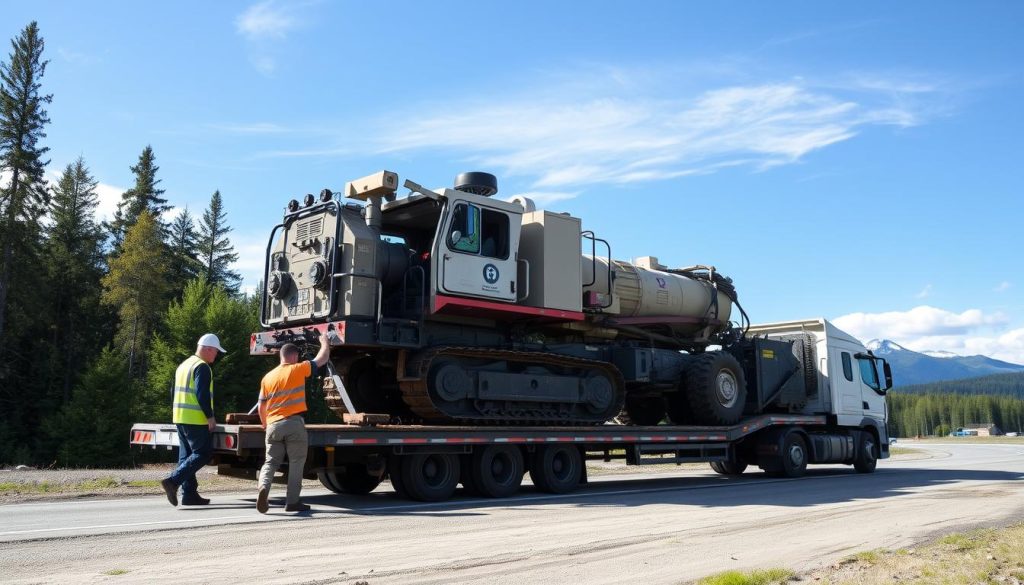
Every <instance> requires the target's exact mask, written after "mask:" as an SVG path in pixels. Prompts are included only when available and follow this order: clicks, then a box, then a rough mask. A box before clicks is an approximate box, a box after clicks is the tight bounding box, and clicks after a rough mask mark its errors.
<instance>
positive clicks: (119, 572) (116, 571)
mask: <svg viewBox="0 0 1024 585" xmlns="http://www.w3.org/2000/svg"><path fill="white" fill-rule="evenodd" d="M103 574H104V575H111V576H113V575H127V574H128V571H127V570H125V569H110V570H109V571H104V573H103Z"/></svg>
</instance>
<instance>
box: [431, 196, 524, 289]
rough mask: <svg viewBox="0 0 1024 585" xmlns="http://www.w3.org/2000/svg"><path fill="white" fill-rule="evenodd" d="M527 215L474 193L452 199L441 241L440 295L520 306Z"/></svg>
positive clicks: (438, 243) (438, 259) (438, 262)
mask: <svg viewBox="0 0 1024 585" xmlns="http://www.w3.org/2000/svg"><path fill="white" fill-rule="evenodd" d="M453 195H454V194H453ZM522 211H523V209H522V208H521V207H520V206H519V205H517V204H513V203H508V202H505V201H498V200H494V199H487V198H485V197H481V196H475V195H472V194H468V193H458V195H454V196H453V197H451V198H450V199H449V201H448V207H447V211H446V213H445V217H444V218H443V221H442V225H441V226H440V229H439V231H438V238H437V241H436V242H435V246H436V248H437V250H436V252H435V254H434V258H435V263H436V265H437V270H436V271H435V274H436V278H437V293H438V294H441V295H444V294H452V295H457V296H472V297H480V298H484V299H490V300H496V301H504V302H515V301H516V298H517V291H516V280H517V275H516V258H517V256H516V250H517V249H518V247H519V231H520V225H521V223H522Z"/></svg>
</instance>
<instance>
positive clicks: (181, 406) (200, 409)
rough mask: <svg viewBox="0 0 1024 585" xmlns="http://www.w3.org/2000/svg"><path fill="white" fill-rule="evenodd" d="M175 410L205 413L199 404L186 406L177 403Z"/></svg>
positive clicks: (182, 403)
mask: <svg viewBox="0 0 1024 585" xmlns="http://www.w3.org/2000/svg"><path fill="white" fill-rule="evenodd" d="M174 408H181V409H183V410H198V411H199V412H202V411H203V408H202V407H201V406H199V405H198V404H186V403H184V402H175V403H174Z"/></svg>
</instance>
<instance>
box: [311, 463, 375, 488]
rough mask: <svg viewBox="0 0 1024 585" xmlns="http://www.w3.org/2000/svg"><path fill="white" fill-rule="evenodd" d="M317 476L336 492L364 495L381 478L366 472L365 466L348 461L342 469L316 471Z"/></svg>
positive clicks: (325, 485)
mask: <svg viewBox="0 0 1024 585" xmlns="http://www.w3.org/2000/svg"><path fill="white" fill-rule="evenodd" d="M317 478H319V479H320V483H322V484H323V485H324V487H326V488H327V489H329V490H331V491H332V492H334V493H336V494H355V495H360V496H362V495H366V494H368V493H370V492H372V491H373V490H375V489H376V488H377V486H378V485H380V482H381V478H379V477H377V476H375V475H370V474H369V473H367V472H366V466H365V465H361V464H358V463H350V464H348V465H346V466H345V470H344V471H318V472H317Z"/></svg>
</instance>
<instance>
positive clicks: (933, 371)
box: [866, 339, 1024, 386]
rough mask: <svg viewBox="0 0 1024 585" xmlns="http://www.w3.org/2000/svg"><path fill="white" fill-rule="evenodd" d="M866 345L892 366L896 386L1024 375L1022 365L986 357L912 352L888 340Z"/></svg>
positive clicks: (870, 342)
mask: <svg viewBox="0 0 1024 585" xmlns="http://www.w3.org/2000/svg"><path fill="white" fill-rule="evenodd" d="M866 345H867V348H868V349H870V350H871V351H872V352H874V354H875V355H877V356H879V357H884V358H885V359H886V360H888V362H889V364H890V365H891V366H892V381H893V386H909V385H913V384H928V383H930V382H940V381H944V380H962V379H965V378H977V377H979V376H989V375H992V374H1011V373H1014V372H1024V366H1022V365H1019V364H1011V363H1010V362H1004V361H1000V360H996V359H992V358H990V357H986V356H983V355H972V356H958V355H956V354H951V353H949V352H918V351H912V350H909V349H907V348H905V347H903V346H902V345H900V344H898V343H895V342H893V341H889V340H888V339H873V340H871V341H869V342H867V344H866Z"/></svg>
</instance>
